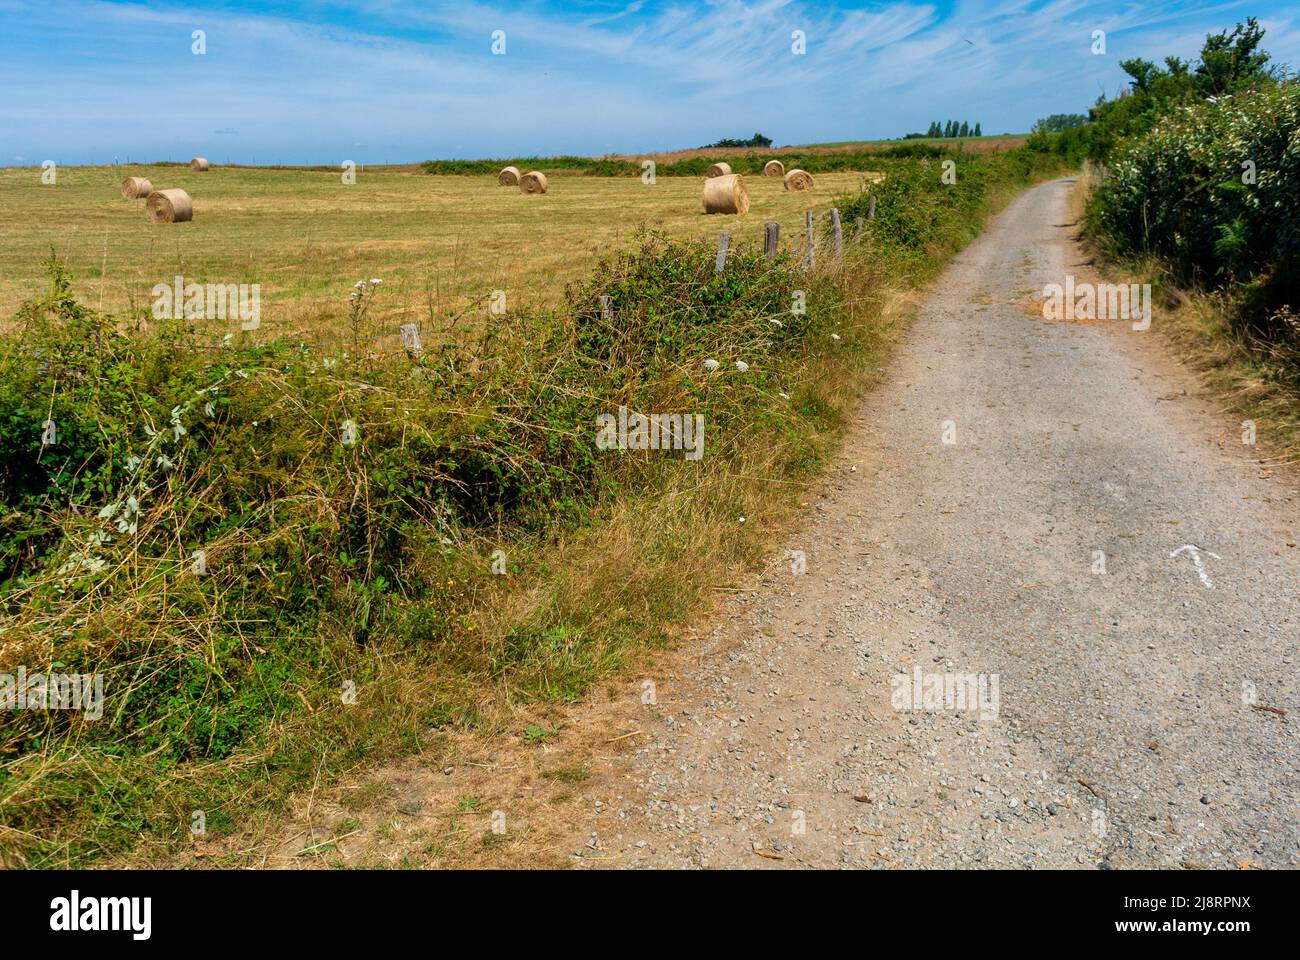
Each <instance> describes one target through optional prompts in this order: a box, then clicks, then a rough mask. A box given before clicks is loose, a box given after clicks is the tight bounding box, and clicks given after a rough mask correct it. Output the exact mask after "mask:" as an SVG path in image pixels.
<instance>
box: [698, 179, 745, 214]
mask: <svg viewBox="0 0 1300 960" xmlns="http://www.w3.org/2000/svg"><path fill="white" fill-rule="evenodd" d="M704 212H705V213H748V212H749V191H747V190H746V189H745V179H744V177H742V176H741V175H740V174H738V173H729V174H727V175H726V176H723V177H709V179H707V180H705V181H704Z"/></svg>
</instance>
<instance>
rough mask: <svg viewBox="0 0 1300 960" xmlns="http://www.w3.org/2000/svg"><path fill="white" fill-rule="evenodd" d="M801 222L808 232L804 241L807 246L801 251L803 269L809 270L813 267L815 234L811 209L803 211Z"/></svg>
mask: <svg viewBox="0 0 1300 960" xmlns="http://www.w3.org/2000/svg"><path fill="white" fill-rule="evenodd" d="M803 222H804V227H805V228H806V232H807V234H808V238H807V240H806V241H805V242H806V244H807V246H806V247H805V249H804V252H803V268H804V269H805V270H811V269H812V268H813V238H814V236H815V234H814V233H813V215H812V211H811V210H808V211H806V212H805V213H804V215H803Z"/></svg>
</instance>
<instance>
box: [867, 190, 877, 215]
mask: <svg viewBox="0 0 1300 960" xmlns="http://www.w3.org/2000/svg"><path fill="white" fill-rule="evenodd" d="M867 219H868V220H874V219H876V195H875V194H874V193H873V194H872V195H871V196H869V197H868V198H867Z"/></svg>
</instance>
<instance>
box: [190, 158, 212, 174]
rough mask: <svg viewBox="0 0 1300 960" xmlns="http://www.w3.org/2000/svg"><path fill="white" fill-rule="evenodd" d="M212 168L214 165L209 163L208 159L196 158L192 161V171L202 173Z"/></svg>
mask: <svg viewBox="0 0 1300 960" xmlns="http://www.w3.org/2000/svg"><path fill="white" fill-rule="evenodd" d="M210 166H212V164H210V163H208V158H207V157H195V158H194V159H193V160H191V161H190V169H191V170H197V171H199V172H200V173H202V172H203V171H204V170H207V169H208V168H209V167H210Z"/></svg>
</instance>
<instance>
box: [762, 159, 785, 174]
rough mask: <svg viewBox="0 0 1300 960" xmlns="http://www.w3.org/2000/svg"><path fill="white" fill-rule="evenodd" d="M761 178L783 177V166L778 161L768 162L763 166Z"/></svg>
mask: <svg viewBox="0 0 1300 960" xmlns="http://www.w3.org/2000/svg"><path fill="white" fill-rule="evenodd" d="M763 176H765V177H784V176H785V164H784V163H782V162H781V161H780V160H769V161H767V163H765V164H763Z"/></svg>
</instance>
